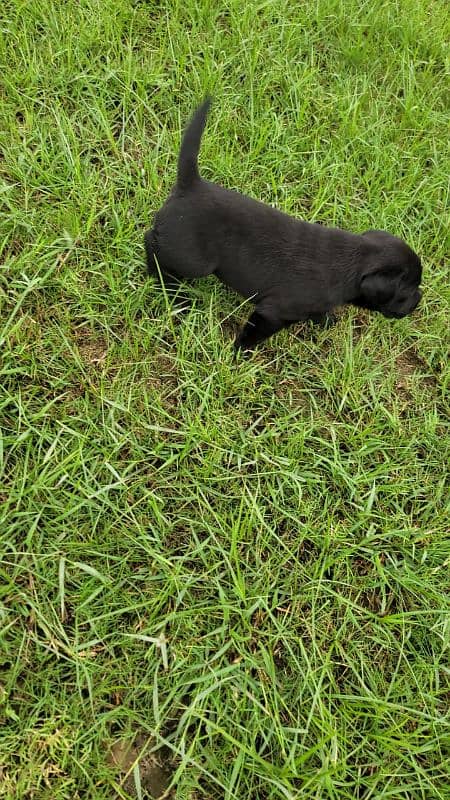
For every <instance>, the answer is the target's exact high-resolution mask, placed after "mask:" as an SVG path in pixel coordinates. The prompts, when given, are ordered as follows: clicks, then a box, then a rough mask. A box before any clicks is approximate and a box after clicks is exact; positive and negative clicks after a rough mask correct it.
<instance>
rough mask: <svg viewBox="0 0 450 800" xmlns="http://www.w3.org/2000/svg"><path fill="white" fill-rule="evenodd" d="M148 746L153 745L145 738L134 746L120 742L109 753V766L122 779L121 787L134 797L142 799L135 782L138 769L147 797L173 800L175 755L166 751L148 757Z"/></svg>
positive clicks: (137, 741) (136, 740) (139, 739)
mask: <svg viewBox="0 0 450 800" xmlns="http://www.w3.org/2000/svg"><path fill="white" fill-rule="evenodd" d="M148 745H149V741H148V739H147V738H146V737H145V736H144V735H143V734H138V735H137V736H136V738H135V740H134V741H133V742H131V743H130V742H125V741H123V740H120V739H119V740H117V741H116V742H114V744H113V745H112V747H111V749H110V751H109V755H108V762H109V764H110V766H112V767H113V768H114V769H116V770H117V772H118V773H119V774H120V775H121V781H120V782H121V785H122V786H123V788H124V789H125V791H126V792H128V794H129V795H130V796H131V797H137V796H138V795H137V790H136V783H135V778H134V770H135V769H136V766H137V767H138V769H139V778H140V784H141V789H142V793H143V797H144V798H147V800H170V798H172V797H173V793H172V792H171V791H170V792H169V791H168V788H169V785H170V781H171V778H172V774H173V772H174V764H173V759H172V755H171V753H170V750H169V749H168V748H166V747H162V748H161V749H160V750H158V752H157V753H148V752H146V751H148V749H149V747H148ZM141 754H142V755H141ZM130 770H131V772H130ZM128 773H130V774H128Z"/></svg>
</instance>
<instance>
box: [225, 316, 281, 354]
mask: <svg viewBox="0 0 450 800" xmlns="http://www.w3.org/2000/svg"><path fill="white" fill-rule="evenodd" d="M284 327H286V323H284V322H282V321H281V320H280V319H277V318H276V317H275V316H268V315H267V314H265V313H264V312H262V311H254V312H253V314H252V315H251V317H250V318H249V319H248V320H247V322H246V323H245V325H244V327H243V328H242V330H241V332H240V333H239V335H238V337H237V339H236V341H235V343H234V346H235V348H236V350H253V348H254V347H256V345H257V344H259V342H263V341H264V340H265V339H268V338H269V336H272V334H274V333H276V332H277V331H280V330H281V329H282V328H284Z"/></svg>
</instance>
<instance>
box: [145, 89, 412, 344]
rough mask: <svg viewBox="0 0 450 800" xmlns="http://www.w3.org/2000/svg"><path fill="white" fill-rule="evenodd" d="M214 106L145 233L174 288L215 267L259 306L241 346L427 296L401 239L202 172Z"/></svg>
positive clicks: (202, 117) (201, 114)
mask: <svg viewBox="0 0 450 800" xmlns="http://www.w3.org/2000/svg"><path fill="white" fill-rule="evenodd" d="M209 107H210V100H209V99H207V100H205V102H204V103H203V104H202V105H201V106H200V107H199V108H198V109H197V111H196V112H195V114H194V116H193V117H192V119H191V121H190V123H189V124H188V126H187V129H186V131H185V133H184V136H183V140H182V143H181V149H180V155H179V159H178V176H177V182H176V185H175V187H174V188H173V190H172V192H171V194H170V196H169V198H168V200H167V201H166V203H165V204H164V205H163V206H162V208H161V209H160V210H159V211H158V212H157V214H156V216H155V219H154V225H153V228H152V229H151V230H148V231H147V232H146V234H145V247H146V255H147V266H148V271H149V273H150V274H151V275H156V274H159V275H160V277H161V278H162V280H163V282H164V283H165V285H166V286H167V287H174V286H176V285H177V284H178V283H179V282H180V281H182V280H183V279H191V278H199V277H202V276H205V275H210V274H212V273H214V274H215V275H217V277H218V278H219V279H220V280H221V281H222V282H223V283H225V284H226V285H227V286H229V287H231V288H232V289H234V290H235V291H237V292H239V294H241V295H242V296H243V297H244V298H246V299H249V300H251V301H252V303H253V304H254V306H255V310H254V312H253V313H252V315H251V316H250V318H249V320H248V321H247V323H246V324H245V325H244V327H243V329H242V330H241V331H240V333H239V335H238V337H237V339H236V342H235V347H236V348H241V349H243V350H252V349H253V348H254V347H255V346H256V345H257V344H258V343H259V342H262V341H264V340H265V339H267V338H268V337H269V336H272V334H274V333H276V331H279V330H281V329H282V328H285V327H287V326H289V325H291V324H292V323H294V322H299V321H303V320H308V319H310V320H313V321H314V322H321V321H325V320H326V318H327V316H328V314H330V312H332V310H333V308H335V307H336V306H340V305H343V304H345V303H351V304H353V305H356V306H360V307H363V308H368V309H372V310H373V311H380V312H381V313H382V314H383V315H384V316H385V317H395V318H399V317H404V316H406V315H407V314H410V313H411V312H412V311H413V310H414V309H415V308H416V306H417V304H418V302H419V300H420V297H421V293H420V291H419V285H420V282H421V276H422V268H421V263H420V259H419V257H418V256H417V255H416V253H415V252H414V251H413V250H411V248H410V247H408V245H407V244H406V243H405V242H403V241H402V240H401V239H398V238H397V237H396V236H392V235H391V234H389V233H386V232H385V231H377V230H371V231H366V232H365V233H363V234H355V233H349V232H347V231H343V230H339V229H337V228H326V227H323V226H322V225H317V224H311V223H308V222H304V221H302V220H298V219H294V218H293V217H290V216H288V215H287V214H284V213H282V212H281V211H277V210H276V209H273V208H271V207H270V206H267V205H265V204H263V203H260V202H258V201H257V200H253V199H252V198H250V197H246V196H245V195H242V194H239V193H237V192H233V191H229V190H228V189H224V188H223V187H222V186H218V185H217V184H215V183H210V182H209V181H205V180H203V178H201V177H200V175H199V171H198V165H197V157H198V152H199V148H200V140H201V136H202V133H203V130H204V127H205V123H206V118H207V114H208V111H209ZM155 259H156V260H155Z"/></svg>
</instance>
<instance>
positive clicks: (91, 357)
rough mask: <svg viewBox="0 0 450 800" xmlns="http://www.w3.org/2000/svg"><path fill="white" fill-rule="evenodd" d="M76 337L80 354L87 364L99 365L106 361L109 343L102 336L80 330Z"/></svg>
mask: <svg viewBox="0 0 450 800" xmlns="http://www.w3.org/2000/svg"><path fill="white" fill-rule="evenodd" d="M75 339H76V343H77V347H78V351H79V353H80V356H81V358H82V359H83V361H84V362H85V363H86V364H90V365H91V366H96V367H98V366H101V365H102V364H103V363H104V361H105V359H106V356H107V354H108V345H107V342H106V340H105V339H104V338H103V337H102V336H100V337H94V336H90V335H89V332H88V331H86V330H84V331H81V330H80V331H77V332H76V335H75Z"/></svg>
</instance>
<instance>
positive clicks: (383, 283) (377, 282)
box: [356, 231, 422, 318]
mask: <svg viewBox="0 0 450 800" xmlns="http://www.w3.org/2000/svg"><path fill="white" fill-rule="evenodd" d="M363 236H364V237H365V239H366V242H367V244H368V245H369V251H368V258H367V262H366V267H365V268H364V269H363V270H362V275H361V281H360V287H359V296H358V298H357V300H356V305H359V306H362V307H364V308H369V309H372V310H374V311H380V312H381V313H382V314H383V315H384V316H385V317H395V318H400V317H406V316H407V314H411V312H412V311H414V309H415V308H416V306H417V305H418V303H419V301H420V298H421V296H422V293H421V292H420V291H419V286H420V282H421V279H422V265H421V263H420V258H419V256H418V255H417V254H416V253H415V252H414V250H411V248H410V247H409V246H408V245H407V244H406V242H403V241H402V239H398V238H397V237H396V236H392V235H391V234H390V233H386V232H385V231H366V232H365V233H363Z"/></svg>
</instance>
